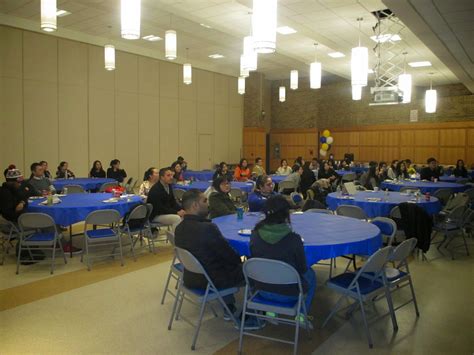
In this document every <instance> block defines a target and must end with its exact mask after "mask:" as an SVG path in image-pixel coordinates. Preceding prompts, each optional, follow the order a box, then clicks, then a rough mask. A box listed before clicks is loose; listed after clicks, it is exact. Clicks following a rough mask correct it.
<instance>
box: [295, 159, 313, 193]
mask: <svg viewBox="0 0 474 355" xmlns="http://www.w3.org/2000/svg"><path fill="white" fill-rule="evenodd" d="M315 181H316V177H315V176H314V172H313V170H312V165H311V162H309V161H307V162H305V163H304V164H303V173H302V174H301V180H300V186H299V188H300V191H301V193H302V194H303V197H304V198H306V191H308V189H309V188H310V187H311V185H313V183H314V182H315Z"/></svg>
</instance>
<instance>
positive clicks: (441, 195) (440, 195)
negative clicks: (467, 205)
mask: <svg viewBox="0 0 474 355" xmlns="http://www.w3.org/2000/svg"><path fill="white" fill-rule="evenodd" d="M452 194H453V191H452V190H451V189H438V190H436V191H435V192H434V193H433V196H434V197H436V198H437V199H438V200H439V202H441V204H442V205H443V206H446V204H447V203H448V201H449V198H450V197H451V195H452Z"/></svg>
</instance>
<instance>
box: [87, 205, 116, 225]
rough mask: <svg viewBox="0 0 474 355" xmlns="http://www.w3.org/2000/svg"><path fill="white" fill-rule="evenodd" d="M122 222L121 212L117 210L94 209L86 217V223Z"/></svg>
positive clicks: (113, 223)
mask: <svg viewBox="0 0 474 355" xmlns="http://www.w3.org/2000/svg"><path fill="white" fill-rule="evenodd" d="M119 222H120V213H119V212H118V211H117V210H112V209H109V210H97V211H92V212H91V213H89V214H88V215H87V217H86V221H85V224H86V225H87V224H112V225H115V224H117V223H119Z"/></svg>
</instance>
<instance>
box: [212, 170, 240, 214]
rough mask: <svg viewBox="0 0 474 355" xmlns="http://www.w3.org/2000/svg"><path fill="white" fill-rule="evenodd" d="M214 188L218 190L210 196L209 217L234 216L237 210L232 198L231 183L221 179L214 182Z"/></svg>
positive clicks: (223, 178)
mask: <svg viewBox="0 0 474 355" xmlns="http://www.w3.org/2000/svg"><path fill="white" fill-rule="evenodd" d="M212 187H213V188H214V189H215V190H216V192H213V193H211V194H210V195H209V217H210V218H216V217H220V216H225V215H228V214H233V213H236V212H237V208H236V207H235V205H234V202H232V199H231V198H230V195H229V192H230V181H229V180H227V178H225V177H219V178H217V179H215V180H214V181H213V182H212Z"/></svg>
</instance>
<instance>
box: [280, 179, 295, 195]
mask: <svg viewBox="0 0 474 355" xmlns="http://www.w3.org/2000/svg"><path fill="white" fill-rule="evenodd" d="M297 187H298V186H296V185H295V183H294V182H293V181H289V180H283V181H280V182H279V183H278V193H280V194H281V193H283V192H284V191H285V190H292V191H291V192H295V191H296V188H297Z"/></svg>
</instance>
